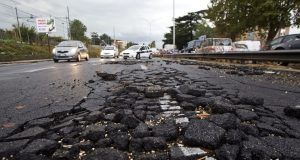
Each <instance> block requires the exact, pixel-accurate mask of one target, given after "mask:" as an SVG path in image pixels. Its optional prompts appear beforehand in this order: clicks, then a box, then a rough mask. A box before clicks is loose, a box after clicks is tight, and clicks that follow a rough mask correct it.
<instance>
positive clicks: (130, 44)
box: [126, 42, 137, 48]
mask: <svg viewBox="0 0 300 160" xmlns="http://www.w3.org/2000/svg"><path fill="white" fill-rule="evenodd" d="M133 45H137V43H134V42H128V43H127V45H126V48H129V47H131V46H133Z"/></svg>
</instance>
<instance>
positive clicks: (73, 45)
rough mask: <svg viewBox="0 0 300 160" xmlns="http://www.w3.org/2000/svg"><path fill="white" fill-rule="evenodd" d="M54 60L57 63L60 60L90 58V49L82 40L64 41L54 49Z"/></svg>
mask: <svg viewBox="0 0 300 160" xmlns="http://www.w3.org/2000/svg"><path fill="white" fill-rule="evenodd" d="M52 54H53V61H54V62H55V63H57V62H58V61H59V60H68V61H71V60H76V61H78V62H79V61H80V60H81V59H85V60H87V61H88V60H89V54H88V49H87V48H86V46H85V45H84V44H83V43H82V42H80V41H62V42H60V43H59V44H58V45H57V46H55V48H54V49H53V50H52Z"/></svg>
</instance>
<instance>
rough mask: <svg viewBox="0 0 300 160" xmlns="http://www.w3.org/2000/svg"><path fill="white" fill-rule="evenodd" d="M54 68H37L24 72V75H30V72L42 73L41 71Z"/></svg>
mask: <svg viewBox="0 0 300 160" xmlns="http://www.w3.org/2000/svg"><path fill="white" fill-rule="evenodd" d="M54 68H56V67H45V68H37V69H31V70H28V71H24V72H25V73H32V72H37V71H42V70H47V69H54Z"/></svg>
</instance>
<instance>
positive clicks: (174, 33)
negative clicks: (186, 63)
mask: <svg viewBox="0 0 300 160" xmlns="http://www.w3.org/2000/svg"><path fill="white" fill-rule="evenodd" d="M175 24H176V22H175V0H173V49H174V52H175V48H176V47H175V42H176V41H175V38H176V36H175V35H176V32H175Z"/></svg>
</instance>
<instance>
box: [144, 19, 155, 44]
mask: <svg viewBox="0 0 300 160" xmlns="http://www.w3.org/2000/svg"><path fill="white" fill-rule="evenodd" d="M142 19H143V20H144V21H145V22H147V23H148V24H149V41H150V42H149V43H151V34H152V33H151V32H152V22H153V20H148V19H145V18H142Z"/></svg>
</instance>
